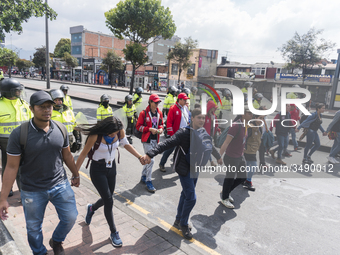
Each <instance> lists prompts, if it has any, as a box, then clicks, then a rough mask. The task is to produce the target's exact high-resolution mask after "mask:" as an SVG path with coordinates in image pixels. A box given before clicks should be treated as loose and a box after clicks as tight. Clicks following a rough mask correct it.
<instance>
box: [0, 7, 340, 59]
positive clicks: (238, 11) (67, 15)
mask: <svg viewBox="0 0 340 255" xmlns="http://www.w3.org/2000/svg"><path fill="white" fill-rule="evenodd" d="M117 2H118V1H117V0H110V1H107V0H106V1H105V0H96V1H89V0H72V1H71V0H49V1H48V3H49V5H50V6H51V7H52V8H53V9H54V10H55V11H56V12H57V13H58V17H57V20H54V21H52V22H49V33H50V39H49V40H50V43H49V46H50V52H53V50H54V47H55V45H56V44H57V42H58V41H59V39H60V38H70V33H69V28H70V27H71V26H77V25H84V27H85V28H86V29H88V30H91V31H100V32H103V33H110V31H109V30H108V28H107V27H106V26H105V17H104V12H105V11H107V10H109V9H111V8H114V7H115V5H116V4H117ZM94 3H95V4H94ZM162 5H164V6H166V7H169V8H170V10H171V12H172V15H173V18H174V21H175V24H176V26H177V31H176V35H178V36H179V37H181V38H185V37H188V36H191V37H192V38H194V39H197V40H198V42H199V47H200V48H207V49H216V50H218V51H219V60H218V61H220V57H221V56H222V55H227V56H228V59H229V60H231V61H238V62H242V63H249V64H253V63H255V62H270V61H273V62H276V63H283V62H284V60H283V59H282V57H281V55H280V53H279V52H278V51H277V48H278V47H280V46H281V45H282V44H283V43H285V42H286V41H287V40H289V39H290V38H292V37H293V35H294V33H295V31H297V32H298V33H300V34H303V33H306V32H307V31H308V30H309V29H310V28H311V27H315V28H317V29H324V33H323V34H322V37H323V38H325V39H326V40H330V41H332V42H335V43H337V44H338V45H337V46H338V47H339V48H340V43H339V42H340V28H339V26H338V24H339V23H340V15H339V14H338V10H340V1H335V0H328V1H316V0H309V1H308V0H298V1H297V0H276V1H275V0H274V1H273V0H256V1H254V0H238V1H237V0H235V1H232V0H211V1H206V0H186V1H182V0H163V1H162ZM23 28H24V30H23V33H22V34H21V35H18V34H17V33H14V32H13V33H11V34H12V35H10V34H7V38H6V47H8V48H11V44H12V49H13V50H15V51H17V52H19V49H21V50H20V57H22V58H26V59H28V58H29V56H30V55H33V52H34V51H35V50H34V48H36V47H40V46H42V45H45V34H44V32H45V20H44V18H31V19H30V20H29V21H28V23H25V24H24V25H23ZM326 57H328V58H329V59H331V58H337V54H336V48H335V49H334V50H333V51H332V52H330V53H329V54H328V55H327V56H326Z"/></svg>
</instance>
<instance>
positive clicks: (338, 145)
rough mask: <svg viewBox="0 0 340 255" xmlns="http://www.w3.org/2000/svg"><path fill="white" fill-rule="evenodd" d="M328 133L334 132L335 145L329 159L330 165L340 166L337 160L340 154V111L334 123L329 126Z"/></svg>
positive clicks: (336, 114) (335, 116)
mask: <svg viewBox="0 0 340 255" xmlns="http://www.w3.org/2000/svg"><path fill="white" fill-rule="evenodd" d="M326 132H327V133H329V132H334V133H335V138H334V143H333V146H332V148H331V151H330V153H329V157H328V158H327V159H328V161H329V162H330V163H333V164H339V163H340V162H339V161H337V160H336V159H335V157H336V155H337V154H338V153H339V152H340V111H337V112H336V113H335V115H334V118H333V120H332V122H331V123H330V124H329V125H328V127H327V129H326Z"/></svg>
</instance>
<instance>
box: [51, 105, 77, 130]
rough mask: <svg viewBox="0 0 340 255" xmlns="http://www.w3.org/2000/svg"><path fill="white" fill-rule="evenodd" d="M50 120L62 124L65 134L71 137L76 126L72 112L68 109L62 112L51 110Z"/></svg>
mask: <svg viewBox="0 0 340 255" xmlns="http://www.w3.org/2000/svg"><path fill="white" fill-rule="evenodd" d="M51 119H52V120H56V121H59V122H61V123H63V124H64V125H65V127H66V129H67V133H68V134H69V135H72V132H73V129H74V127H75V126H76V118H75V117H74V114H73V111H71V110H70V109H68V108H67V109H66V110H65V111H63V112H59V111H57V110H53V112H52V116H51Z"/></svg>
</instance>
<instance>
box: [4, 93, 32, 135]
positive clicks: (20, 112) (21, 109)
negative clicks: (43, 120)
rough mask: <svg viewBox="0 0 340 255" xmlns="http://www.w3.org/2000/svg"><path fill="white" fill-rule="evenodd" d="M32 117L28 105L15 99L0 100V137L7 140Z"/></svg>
mask: <svg viewBox="0 0 340 255" xmlns="http://www.w3.org/2000/svg"><path fill="white" fill-rule="evenodd" d="M32 117H33V113H32V112H31V110H30V108H29V106H28V103H27V102H25V101H24V100H22V99H19V98H16V99H14V100H9V99H7V98H5V97H1V98H0V137H1V138H9V135H10V134H11V133H12V131H13V130H14V129H15V128H16V127H18V126H20V125H21V124H22V123H23V122H26V121H28V120H30V119H31V118H32Z"/></svg>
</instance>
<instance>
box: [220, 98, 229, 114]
mask: <svg viewBox="0 0 340 255" xmlns="http://www.w3.org/2000/svg"><path fill="white" fill-rule="evenodd" d="M221 110H228V111H230V110H231V102H230V100H229V99H227V98H226V97H223V98H222V107H221Z"/></svg>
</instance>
